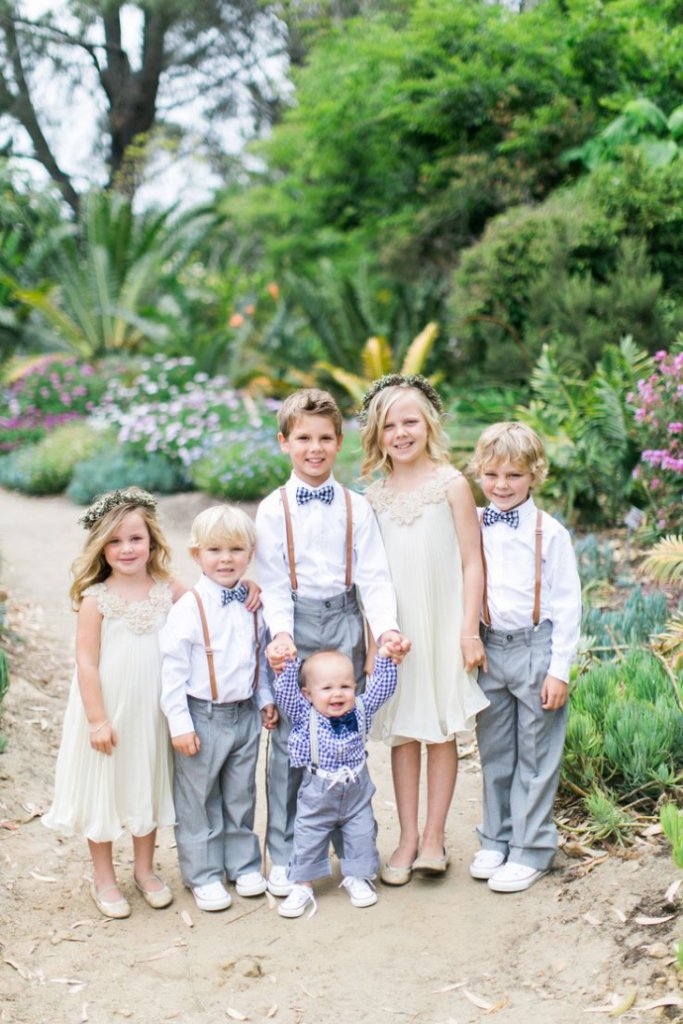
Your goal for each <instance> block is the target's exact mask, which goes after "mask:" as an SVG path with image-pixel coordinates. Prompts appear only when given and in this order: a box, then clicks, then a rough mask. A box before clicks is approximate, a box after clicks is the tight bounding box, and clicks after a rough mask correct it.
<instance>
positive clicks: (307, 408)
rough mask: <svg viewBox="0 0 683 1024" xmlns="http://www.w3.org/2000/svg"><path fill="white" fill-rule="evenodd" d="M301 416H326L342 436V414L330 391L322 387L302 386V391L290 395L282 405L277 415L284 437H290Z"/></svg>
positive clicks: (336, 431)
mask: <svg viewBox="0 0 683 1024" xmlns="http://www.w3.org/2000/svg"><path fill="white" fill-rule="evenodd" d="M301 416H324V417H325V418H326V419H328V420H332V423H333V424H334V432H335V434H336V435H337V437H341V436H342V427H343V420H342V414H341V412H340V411H339V406H338V405H337V403H336V402H335V400H334V398H333V397H332V395H331V394H330V393H329V391H323V390H322V389H321V388H302V389H301V391H295V392H294V393H293V394H291V395H288V396H287V398H285V400H284V402H283V403H282V405H281V406H280V411H279V413H278V417H277V419H278V426H279V428H280V433H281V434H282V436H283V437H289V435H290V433H291V431H292V430H293V429H294V426H295V424H296V421H297V420H298V419H299V418H300V417H301Z"/></svg>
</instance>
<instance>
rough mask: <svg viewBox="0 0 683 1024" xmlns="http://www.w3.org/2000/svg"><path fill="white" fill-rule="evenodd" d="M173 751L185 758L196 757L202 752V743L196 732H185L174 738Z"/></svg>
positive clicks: (172, 739) (172, 741) (172, 738)
mask: <svg viewBox="0 0 683 1024" xmlns="http://www.w3.org/2000/svg"><path fill="white" fill-rule="evenodd" d="M171 743H172V744H173V749H174V750H177V751H178V753H179V754H183V755H184V756H185V757H194V755H195V754H198V753H199V751H200V750H201V746H202V745H201V743H200V742H199V736H198V735H197V733H196V732H183V733H181V734H180V736H172V737H171Z"/></svg>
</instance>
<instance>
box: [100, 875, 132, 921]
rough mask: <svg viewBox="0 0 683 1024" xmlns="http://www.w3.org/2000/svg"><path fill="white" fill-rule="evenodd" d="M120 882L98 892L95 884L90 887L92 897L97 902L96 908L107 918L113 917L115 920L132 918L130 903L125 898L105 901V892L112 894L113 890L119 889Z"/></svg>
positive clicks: (106, 886)
mask: <svg viewBox="0 0 683 1024" xmlns="http://www.w3.org/2000/svg"><path fill="white" fill-rule="evenodd" d="M118 887H119V885H118V882H112V884H111V885H105V887H104V889H100V891H99V892H98V891H97V886H96V885H95V883H94V882H93V883H92V885H91V886H90V895H91V896H92V898H93V900H94V901H95V906H96V907H97V909H98V910H99V912H100V914H104V916H105V917H112V918H115V919H119V918H123V917H130V903H129V902H128V900H127V899H126V897H125V896H122V897H121V898H120V899H118V900H111V901H110V900H103V899H102V897H103V896H104V894H105V892H110V891H111V890H112V889H118Z"/></svg>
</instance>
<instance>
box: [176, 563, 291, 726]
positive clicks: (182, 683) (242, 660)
mask: <svg viewBox="0 0 683 1024" xmlns="http://www.w3.org/2000/svg"><path fill="white" fill-rule="evenodd" d="M195 589H196V590H197V591H198V593H199V596H200V597H201V599H202V603H203V605H204V611H205V614H206V622H207V625H208V628H209V638H210V640H211V649H212V650H213V660H214V668H215V672H216V689H217V691H218V698H217V703H220V704H230V703H233V702H234V701H238V700H248V698H249V697H251V696H252V694H253V696H254V699H255V700H256V703H257V705H258V707H259V708H263V707H265V706H266V704H274V703H275V699H274V696H273V693H272V690H271V688H270V684H269V682H268V670H267V667H266V659H265V648H266V630H265V626H264V623H263V620H262V618H261V616H260V615H259V617H258V620H259V621H258V627H259V629H258V631H259V643H260V645H261V653H260V661H259V683H258V688H257V690H256V692H254V690H253V685H254V675H255V671H256V658H255V645H254V615H253V613H252V612H249V611H247V609H246V608H245V607H244V604H243V603H242V602H241V601H231V602H230V603H229V604H227V605H225V607H222V606H221V591H222V590H223V587H221V586H219V585H218V584H217V583H214V582H213V580H210V579H209V578H208V576H204V575H202V576H201V578H200V580H199V582H198V583H197V584H196V585H195ZM159 641H160V645H161V709H162V711H163V712H164V714H165V715H166V718H167V719H168V726H169V730H170V733H171V736H182V735H183V734H184V733H188V732H194V725H193V724H192V718H191V716H190V711H189V708H188V704H187V698H188V696H190V697H197V698H198V699H199V700H208V701H210V700H211V680H210V678H209V666H208V661H207V658H206V648H205V647H204V633H203V632H202V623H201V619H200V617H199V608H198V607H197V601H196V599H195V596H194V594H193V593H191V592H190V591H187V593H185V594H183V596H182V597H181V598H180V599H179V600H178V601H176V603H175V604H174V605H173V607H172V608H171V610H170V612H169V613H168V618H167V619H166V622H165V624H164V626H163V627H162V629H161V631H160V633H159Z"/></svg>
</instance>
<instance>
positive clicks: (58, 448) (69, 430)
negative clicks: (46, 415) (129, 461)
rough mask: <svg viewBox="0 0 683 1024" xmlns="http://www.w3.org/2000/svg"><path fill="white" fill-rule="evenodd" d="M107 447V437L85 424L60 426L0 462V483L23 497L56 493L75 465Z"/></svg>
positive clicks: (65, 481)
mask: <svg viewBox="0 0 683 1024" xmlns="http://www.w3.org/2000/svg"><path fill="white" fill-rule="evenodd" d="M106 444H107V436H106V435H104V434H102V433H101V432H100V431H97V430H95V428H94V427H92V426H90V425H89V424H87V423H85V422H78V423H66V424H63V425H62V426H60V427H57V428H55V430H53V432H52V433H51V434H48V436H47V437H44V438H43V440H42V441H39V442H38V443H37V444H34V445H30V446H28V447H26V448H21V449H19V450H18V451H15V452H10V453H9V455H6V456H5V457H4V458H3V459H2V460H0V484H3V485H4V486H5V487H9V488H11V489H12V490H15V491H23V492H24V493H25V494H59V493H60V492H61V491H63V490H64V488H65V487H66V486H67V484H68V483H69V480H70V479H71V474H72V473H73V470H74V466H75V465H76V464H77V463H78V462H82V461H83V460H84V459H86V458H88V457H89V456H92V455H93V454H94V453H95V452H96V451H98V450H101V449H102V448H104V447H105V445H106Z"/></svg>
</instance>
